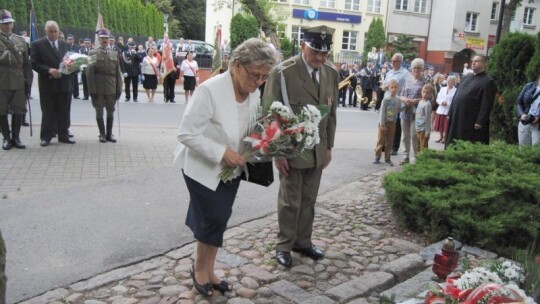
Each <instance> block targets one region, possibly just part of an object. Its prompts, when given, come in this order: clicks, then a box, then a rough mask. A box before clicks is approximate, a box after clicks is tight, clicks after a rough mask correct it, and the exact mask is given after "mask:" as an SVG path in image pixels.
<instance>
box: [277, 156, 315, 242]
mask: <svg viewBox="0 0 540 304" xmlns="http://www.w3.org/2000/svg"><path fill="white" fill-rule="evenodd" d="M322 171H323V167H322V166H321V167H319V168H310V169H296V168H289V176H287V177H285V176H283V175H281V174H280V176H279V181H280V184H279V194H278V223H279V233H278V236H277V244H276V251H286V252H289V251H291V249H293V248H311V246H312V244H311V233H312V230H313V219H314V218H315V202H316V200H317V194H318V193H319V185H320V183H321V176H322Z"/></svg>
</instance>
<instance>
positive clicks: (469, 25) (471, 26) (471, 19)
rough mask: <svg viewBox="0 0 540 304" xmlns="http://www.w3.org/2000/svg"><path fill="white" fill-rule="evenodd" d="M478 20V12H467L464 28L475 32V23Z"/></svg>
mask: <svg viewBox="0 0 540 304" xmlns="http://www.w3.org/2000/svg"><path fill="white" fill-rule="evenodd" d="M477 22H478V14H477V13H471V12H469V13H467V15H466V17H465V30H466V31H469V32H476V29H477V28H476V25H477Z"/></svg>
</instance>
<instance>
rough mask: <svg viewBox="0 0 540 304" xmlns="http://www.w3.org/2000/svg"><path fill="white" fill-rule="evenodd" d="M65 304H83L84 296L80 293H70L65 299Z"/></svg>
mask: <svg viewBox="0 0 540 304" xmlns="http://www.w3.org/2000/svg"><path fill="white" fill-rule="evenodd" d="M65 302H66V303H68V304H81V303H82V302H84V295H83V294H82V293H72V294H70V295H69V296H68V297H67V298H66V299H65Z"/></svg>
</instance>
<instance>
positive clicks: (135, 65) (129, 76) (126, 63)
mask: <svg viewBox="0 0 540 304" xmlns="http://www.w3.org/2000/svg"><path fill="white" fill-rule="evenodd" d="M141 61H142V58H141V56H140V55H139V54H138V53H137V51H135V42H128V49H127V50H125V51H124V52H123V53H122V61H121V65H120V68H121V69H122V72H123V76H124V85H125V89H126V100H125V101H126V102H128V101H129V99H130V98H131V92H130V87H131V86H133V101H134V102H137V96H138V93H139V75H140V74H141Z"/></svg>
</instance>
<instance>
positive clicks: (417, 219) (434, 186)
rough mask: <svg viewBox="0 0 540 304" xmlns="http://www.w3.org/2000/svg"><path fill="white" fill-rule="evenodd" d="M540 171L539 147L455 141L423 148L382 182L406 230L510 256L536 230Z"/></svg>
mask: <svg viewBox="0 0 540 304" xmlns="http://www.w3.org/2000/svg"><path fill="white" fill-rule="evenodd" d="M539 176H540V148H539V147H533V148H526V149H520V148H519V147H517V146H515V145H508V144H505V143H503V142H496V143H494V144H493V145H482V144H472V143H469V142H458V143H457V144H456V145H454V146H453V147H452V148H450V149H448V150H446V151H434V150H427V151H425V152H422V154H420V155H419V157H418V159H417V162H416V164H414V165H407V166H405V167H404V168H403V171H402V172H395V173H390V174H387V175H386V176H385V178H384V180H383V186H384V189H385V190H386V197H387V200H388V203H389V204H390V206H391V207H392V209H393V210H394V213H395V214H396V216H397V218H398V221H399V222H400V223H401V224H403V225H405V226H406V227H408V228H409V229H412V230H414V231H417V232H423V233H425V234H426V235H427V236H428V237H429V238H430V239H431V240H432V241H436V240H440V239H442V238H445V237H447V236H453V237H454V238H456V239H458V240H460V241H462V242H465V243H467V244H469V245H475V246H479V247H482V248H485V249H488V250H492V251H495V252H497V253H499V254H502V255H511V254H512V252H513V250H514V249H516V248H519V249H524V248H526V247H527V245H529V244H530V243H531V242H532V241H533V240H534V238H535V237H538V236H539V235H540V178H539Z"/></svg>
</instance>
